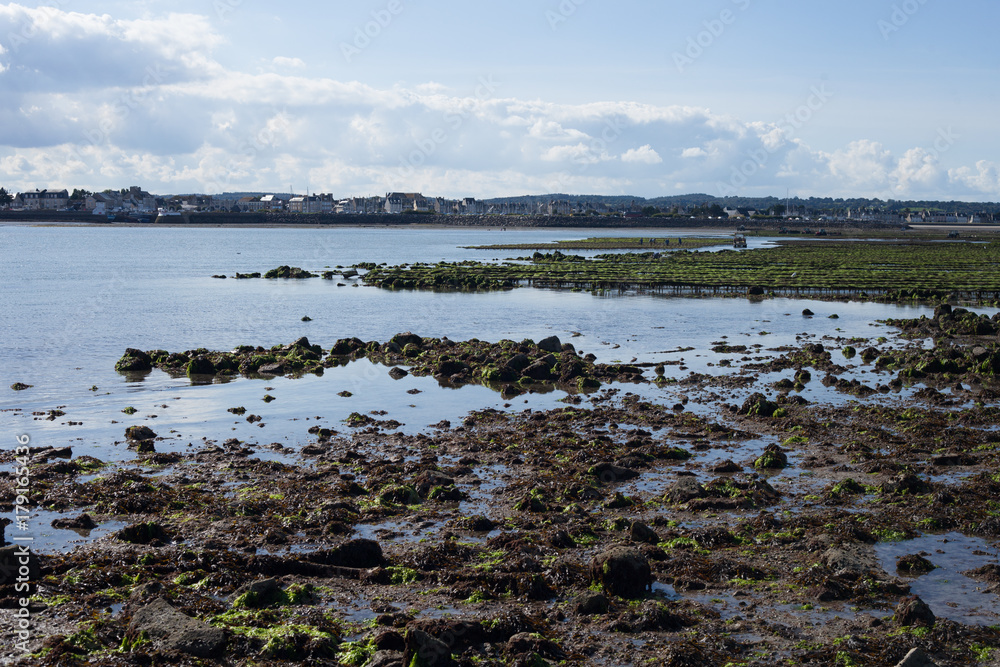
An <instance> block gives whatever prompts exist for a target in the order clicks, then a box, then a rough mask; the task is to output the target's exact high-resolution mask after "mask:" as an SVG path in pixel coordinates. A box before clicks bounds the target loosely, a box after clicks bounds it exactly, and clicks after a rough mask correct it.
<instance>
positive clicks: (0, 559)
mask: <svg viewBox="0 0 1000 667" xmlns="http://www.w3.org/2000/svg"><path fill="white" fill-rule="evenodd" d="M25 558H27V563H24V562H22V561H23V560H25ZM25 565H27V568H28V578H29V579H30V580H31V581H38V580H39V579H41V577H42V574H41V570H40V568H39V564H38V556H36V555H35V554H34V553H32V552H31V550H30V549H29V548H28V547H26V546H24V545H22V544H16V545H15V544H12V545H10V546H6V547H2V548H0V586H12V585H13V584H14V582H15V581H16V579H17V578H18V576H20V575H21V574H22V572H21V568H22V567H25Z"/></svg>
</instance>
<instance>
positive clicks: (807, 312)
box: [802, 308, 815, 317]
mask: <svg viewBox="0 0 1000 667" xmlns="http://www.w3.org/2000/svg"><path fill="white" fill-rule="evenodd" d="M813 315H815V313H814V312H813V311H811V310H809V309H808V308H803V309H802V316H803V317H812V316H813Z"/></svg>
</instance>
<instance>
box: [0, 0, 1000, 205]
mask: <svg viewBox="0 0 1000 667" xmlns="http://www.w3.org/2000/svg"><path fill="white" fill-rule="evenodd" d="M224 44H225V38H224V37H223V36H222V35H221V34H220V33H219V32H218V31H217V29H216V28H215V27H214V25H213V23H212V21H211V20H210V19H209V17H206V16H199V15H193V14H171V15H168V16H164V17H162V18H154V19H144V20H132V21H125V20H116V19H114V18H112V17H110V16H107V15H101V16H98V15H93V14H81V13H74V12H69V11H63V10H59V9H53V8H38V9H33V8H27V7H23V6H20V5H16V4H10V5H0V90H3V91H4V94H3V96H2V97H0V185H4V186H5V187H7V189H8V190H10V189H31V188H35V187H39V188H44V187H69V188H72V187H87V188H90V189H103V188H105V187H115V188H117V187H123V186H126V185H130V184H138V185H142V186H144V187H146V188H147V189H149V190H152V191H156V192H160V193H177V192H222V191H236V190H263V191H267V190H272V191H273V190H283V189H285V188H286V187H287V186H288V185H289V184H297V186H298V187H299V188H300V189H301V188H304V186H305V185H306V184H307V183H308V184H309V186H310V187H311V189H312V190H314V191H325V192H333V193H335V194H338V195H344V196H346V195H351V194H374V193H383V192H386V191H390V190H405V191H424V192H426V193H428V194H439V195H446V196H468V195H472V196H480V197H489V196H499V195H513V194H524V193H543V192H552V191H561V192H580V193H598V194H624V193H628V194H639V195H644V196H657V195H666V194H678V193H688V192H705V193H708V194H712V195H727V194H739V195H749V196H754V195H772V194H774V193H776V192H784V191H785V190H786V189H790V190H792V191H793V192H794V193H796V194H799V195H802V196H869V197H880V198H883V199H888V198H894V199H906V198H948V199H950V198H975V199H988V198H997V196H998V194H1000V166H998V164H997V163H995V162H990V161H987V160H982V161H980V162H977V163H976V164H975V165H950V166H947V154H948V149H949V148H950V147H951V146H952V145H954V142H955V141H956V140H957V139H958V138H957V137H956V136H955V135H954V132H953V131H952V130H951V129H950V128H942V130H941V132H940V133H939V134H940V135H941V136H940V137H939V138H938V139H937V140H936V141H935V142H934V143H933V144H932V145H929V146H914V147H912V148H910V149H909V150H906V151H905V152H903V153H902V154H894V153H893V152H892V151H891V150H890V149H888V148H887V147H886V146H884V145H882V144H881V143H879V142H878V141H875V140H872V139H870V138H865V137H859V138H858V139H857V140H855V141H853V142H851V143H849V144H848V145H845V146H843V147H841V148H839V149H837V150H833V151H829V152H824V151H821V150H814V149H812V148H810V146H808V145H807V144H806V143H805V142H803V141H802V140H801V139H800V138H798V136H797V134H798V130H799V129H801V127H803V126H804V125H805V124H807V123H808V115H809V114H805V118H804V119H803V117H802V116H803V115H802V114H800V115H799V117H796V116H794V115H792V116H790V117H789V118H787V119H784V120H781V121H778V122H761V121H759V120H755V119H741V118H735V117H731V116H723V115H718V114H713V113H712V112H711V111H710V110H708V109H705V108H697V107H690V106H667V107H664V106H651V105H645V104H639V103H635V102H598V103H590V104H579V105H566V104H553V103H548V102H546V101H544V100H524V99H517V98H515V97H512V96H508V95H505V92H504V82H503V81H499V80H496V79H494V78H493V77H490V76H482V77H479V78H477V79H471V80H470V81H469V82H468V86H467V88H465V89H463V90H453V89H447V88H444V87H443V86H440V85H438V84H435V83H433V82H426V83H425V84H422V85H419V86H415V87H413V88H406V87H392V88H375V87H372V86H369V85H366V84H364V83H361V82H357V81H338V80H334V79H330V78H317V77H310V76H307V75H305V74H304V72H305V71H306V69H307V68H306V63H304V62H303V61H301V60H299V59H297V58H292V57H285V56H281V57H275V58H273V59H272V60H270V61H268V65H269V66H268V67H267V68H266V69H267V70H268V71H263V70H257V71H255V72H247V71H234V70H232V69H227V68H226V67H224V66H223V65H221V64H220V62H219V61H218V60H217V59H216V56H215V52H216V50H217V49H219V48H220V47H221V46H223V45H224ZM813 98H815V95H811V94H810V91H804V93H803V109H811V106H809V105H812V104H813ZM949 142H950V143H949Z"/></svg>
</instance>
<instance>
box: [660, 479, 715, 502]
mask: <svg viewBox="0 0 1000 667" xmlns="http://www.w3.org/2000/svg"><path fill="white" fill-rule="evenodd" d="M704 497H705V489H703V488H702V487H701V484H699V483H698V480H697V479H695V478H694V477H681V478H680V479H679V480H677V481H676V482H674V483H673V484H671V485H670V488H669V489H667V493H666V494H665V496H664V498H665V499H666V500H668V501H670V502H674V503H686V502H689V501H691V500H694V499H695V498H704Z"/></svg>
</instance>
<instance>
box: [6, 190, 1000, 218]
mask: <svg viewBox="0 0 1000 667" xmlns="http://www.w3.org/2000/svg"><path fill="white" fill-rule="evenodd" d="M0 211H10V212H25V211H26V212H31V211H51V212H75V213H76V214H81V213H86V214H92V215H94V216H107V218H108V219H111V220H113V219H114V218H115V217H116V216H121V217H123V218H131V219H135V220H138V221H140V222H152V221H154V220H156V219H157V218H160V217H161V216H163V217H170V216H177V215H193V214H198V213H213V212H214V213H258V214H261V213H264V214H266V213H275V214H277V213H280V214H299V215H316V214H324V215H341V214H342V215H407V214H414V215H420V214H429V215H445V216H448V215H456V216H531V217H546V216H553V217H556V216H558V217H595V216H598V217H599V216H605V217H624V218H650V217H675V218H698V219H709V220H741V219H743V220H751V219H782V220H788V219H791V220H802V221H817V222H822V221H830V222H865V223H883V224H884V223H888V224H893V223H900V224H908V223H966V224H983V223H995V222H1000V205H998V204H975V203H969V202H901V201H894V200H889V201H881V200H877V199H876V200H868V199H855V200H844V199H829V198H827V199H817V198H810V199H807V200H803V199H798V198H795V199H784V200H781V199H778V198H774V197H765V198H738V197H727V198H721V199H720V198H717V197H711V196H709V195H697V194H695V195H681V196H673V197H661V198H658V199H645V198H642V197H627V196H599V195H592V196H573V195H532V196H522V197H509V198H497V199H488V200H480V199H475V198H473V197H466V198H463V199H448V198H444V197H425V196H424V195H423V194H420V193H413V192H390V193H386V195H385V196H365V197H349V198H338V197H335V196H334V195H332V194H307V195H296V194H289V193H262V192H227V193H223V194H217V195H206V194H190V195H166V196H161V195H154V194H151V193H149V192H147V191H146V190H144V189H143V188H142V187H139V186H132V187H129V188H127V189H121V190H104V191H103V192H90V191H87V190H81V189H74V190H73V191H72V192H70V191H69V190H65V189H62V190H55V189H41V190H40V189H35V190H29V191H25V192H18V193H16V194H12V193H8V192H7V191H6V189H4V188H0Z"/></svg>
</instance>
